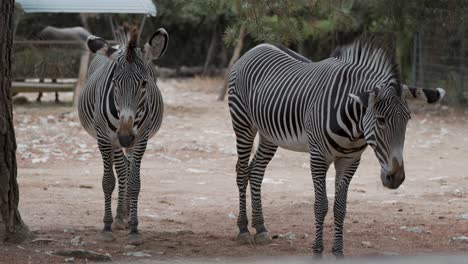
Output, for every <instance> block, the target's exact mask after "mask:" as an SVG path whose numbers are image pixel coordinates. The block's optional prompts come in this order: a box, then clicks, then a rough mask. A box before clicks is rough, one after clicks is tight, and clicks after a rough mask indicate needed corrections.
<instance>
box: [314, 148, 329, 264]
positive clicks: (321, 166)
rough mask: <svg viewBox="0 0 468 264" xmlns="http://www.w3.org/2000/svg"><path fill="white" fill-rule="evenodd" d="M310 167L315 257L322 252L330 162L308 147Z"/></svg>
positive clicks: (318, 256)
mask: <svg viewBox="0 0 468 264" xmlns="http://www.w3.org/2000/svg"><path fill="white" fill-rule="evenodd" d="M310 149H311V151H310V168H311V172H312V179H313V181H314V193H315V203H314V215H315V240H314V243H313V245H312V250H313V253H314V257H315V258H321V257H322V253H323V223H324V221H325V216H326V215H327V212H328V198H327V188H326V182H325V177H326V175H327V171H328V168H329V166H330V164H331V162H329V161H327V160H326V159H325V158H324V157H323V155H322V153H321V152H320V151H316V150H313V149H312V146H311V147H310Z"/></svg>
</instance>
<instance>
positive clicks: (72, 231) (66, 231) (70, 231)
mask: <svg viewBox="0 0 468 264" xmlns="http://www.w3.org/2000/svg"><path fill="white" fill-rule="evenodd" d="M63 232H64V233H70V234H72V235H74V234H75V232H76V231H75V230H74V229H71V228H65V229H64V230H63Z"/></svg>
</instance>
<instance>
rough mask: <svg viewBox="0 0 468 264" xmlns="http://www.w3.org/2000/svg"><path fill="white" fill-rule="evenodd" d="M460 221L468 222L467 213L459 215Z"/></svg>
mask: <svg viewBox="0 0 468 264" xmlns="http://www.w3.org/2000/svg"><path fill="white" fill-rule="evenodd" d="M460 219H463V220H468V213H465V214H462V215H460Z"/></svg>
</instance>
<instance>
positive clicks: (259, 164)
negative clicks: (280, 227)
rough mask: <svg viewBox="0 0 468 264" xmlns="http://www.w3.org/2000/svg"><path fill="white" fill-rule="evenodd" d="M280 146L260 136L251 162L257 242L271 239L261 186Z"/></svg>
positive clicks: (250, 179)
mask: <svg viewBox="0 0 468 264" xmlns="http://www.w3.org/2000/svg"><path fill="white" fill-rule="evenodd" d="M277 149H278V146H277V145H275V144H273V143H272V142H270V141H268V140H267V139H265V138H263V137H260V142H259V145H258V148H257V151H256V153H255V156H254V158H253V160H252V161H251V162H250V166H249V167H250V178H249V182H250V193H251V199H252V227H254V228H255V230H256V231H257V233H256V234H255V243H257V244H265V243H269V242H270V241H271V235H270V233H269V232H268V230H267V228H266V227H265V221H264V218H263V210H262V195H261V187H262V181H263V176H264V175H265V169H266V167H267V166H268V163H269V162H270V161H271V159H272V158H273V156H274V155H275V153H276V150H277Z"/></svg>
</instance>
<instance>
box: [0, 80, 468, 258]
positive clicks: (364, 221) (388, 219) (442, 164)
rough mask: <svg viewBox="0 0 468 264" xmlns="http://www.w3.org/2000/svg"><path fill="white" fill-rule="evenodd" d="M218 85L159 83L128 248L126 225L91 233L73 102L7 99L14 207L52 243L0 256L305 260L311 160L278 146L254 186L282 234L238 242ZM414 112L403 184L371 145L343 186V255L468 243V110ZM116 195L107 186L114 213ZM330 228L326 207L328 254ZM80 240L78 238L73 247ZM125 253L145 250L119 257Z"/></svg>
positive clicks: (232, 159)
mask: <svg viewBox="0 0 468 264" xmlns="http://www.w3.org/2000/svg"><path fill="white" fill-rule="evenodd" d="M221 83H222V80H220V79H203V78H195V79H183V80H177V79H167V80H160V81H159V84H160V88H161V90H162V92H163V95H164V100H165V107H166V108H165V119H164V122H163V126H162V128H161V130H160V131H159V133H158V134H157V135H156V136H155V137H154V138H153V139H152V140H151V141H150V143H149V146H148V150H147V152H146V154H145V156H144V160H143V164H142V172H141V175H142V190H141V193H140V202H139V220H140V230H141V232H142V234H143V236H144V239H145V243H144V244H143V245H141V246H139V247H137V248H130V247H128V246H127V241H126V231H117V232H115V234H116V237H117V240H116V241H114V242H102V241H100V240H99V236H98V233H99V232H100V230H101V228H102V217H103V209H104V206H103V192H102V189H101V177H102V163H101V157H100V154H99V152H98V150H97V147H96V143H95V141H94V140H93V139H92V138H91V137H90V136H88V135H87V134H86V133H85V132H84V130H83V129H82V128H81V125H80V123H79V120H78V117H77V116H76V114H74V112H73V108H72V107H71V106H70V103H65V104H63V103H62V104H55V103H53V102H52V101H53V97H54V96H53V94H47V95H45V97H44V102H43V103H42V104H41V105H38V104H35V103H33V104H30V105H21V106H19V105H17V106H15V108H14V116H15V126H16V137H17V143H18V153H17V157H18V167H19V170H18V181H19V185H20V195H21V198H20V211H21V213H22V216H23V219H24V221H25V222H26V223H27V224H28V226H29V227H30V229H31V230H32V231H33V233H34V235H35V236H36V238H49V239H51V240H50V241H46V242H44V241H42V242H40V241H39V242H37V241H36V242H32V241H28V242H25V243H23V244H21V245H19V246H16V245H3V246H1V247H0V263H64V259H65V257H59V256H51V255H50V254H48V253H49V251H53V250H57V249H69V248H75V249H77V248H84V249H90V250H94V251H96V252H100V253H110V254H111V255H112V259H113V260H120V261H124V260H137V259H142V258H152V259H155V260H165V259H173V258H184V257H188V258H199V257H207V258H212V259H216V258H223V257H252V256H253V257H255V256H277V255H281V256H304V255H309V254H310V252H311V244H312V240H313V237H314V232H315V231H314V227H313V226H314V225H313V223H314V216H313V199H314V192H313V184H312V180H311V176H310V171H309V165H308V164H309V162H308V155H307V154H303V153H295V152H291V151H287V150H282V149H280V150H279V151H278V152H277V154H276V156H275V158H274V159H273V161H272V162H271V163H270V165H269V167H268V169H267V172H266V176H265V179H264V184H263V188H262V194H263V205H264V213H265V221H266V224H267V227H268V228H269V230H270V232H271V233H272V234H274V235H280V236H279V238H277V239H274V240H273V242H272V243H271V244H269V245H263V246H253V245H252V246H246V245H238V244H237V243H236V240H235V238H236V235H237V226H236V216H237V208H238V193H237V186H236V183H235V173H234V167H235V163H236V154H235V146H234V142H235V140H234V135H233V132H232V127H231V123H230V117H229V111H228V107H227V103H226V102H218V101H216V91H217V88H218V87H219V86H220V85H221ZM26 96H27V97H28V98H29V99H30V100H34V98H35V95H34V94H28V95H26ZM61 99H62V100H65V101H70V100H71V95H70V94H61ZM413 109H414V112H415V113H413V117H412V120H411V121H410V123H409V126H408V131H407V138H406V144H405V163H406V164H405V168H406V177H407V178H406V181H405V182H404V184H403V185H402V186H401V187H400V188H399V189H398V190H388V189H386V188H384V187H383V186H382V184H381V182H380V177H379V166H378V162H377V159H376V158H375V155H374V154H373V152H372V151H370V150H367V151H366V152H365V154H364V156H363V159H362V162H361V165H360V167H359V169H358V171H357V173H356V175H355V177H354V179H353V181H352V183H351V187H350V193H349V199H348V200H349V202H348V214H347V218H346V224H345V229H346V234H345V254H346V255H348V256H379V255H414V254H416V255H420V254H423V255H425V254H432V253H443V254H446V253H448V254H452V253H454V254H459V253H464V252H466V251H467V250H468V242H467V241H463V240H456V239H454V238H457V237H461V236H468V203H467V202H468V165H467V163H466V162H467V161H468V160H467V155H466V150H467V149H468V134H467V131H468V114H464V113H461V112H460V111H455V110H453V109H451V108H447V107H441V106H436V107H425V108H420V107H413ZM333 184H334V173H333V168H332V169H331V170H330V173H329V175H328V181H327V187H328V190H329V196H328V197H329V199H330V205H332V202H333V193H332V190H333ZM116 198H117V197H116V192H115V193H114V197H113V199H114V205H113V209H114V210H115V207H116V206H115V202H116ZM329 212H331V208H330V211H329ZM332 227H333V218H332V213H329V214H328V216H327V219H326V227H325V246H326V248H325V253H326V255H328V256H329V255H330V251H331V240H332ZM251 231H253V230H251ZM289 232H291V233H289ZM77 236H80V237H81V239H82V241H83V242H84V243H81V242H80V243H78V244H79V245H76V244H75V245H72V243H71V240H72V239H73V238H76V237H77ZM467 239H468V238H467ZM75 240H76V239H75ZM129 252H130V253H131V252H143V253H146V254H148V256H146V257H135V256H127V253H129ZM149 255H151V256H149ZM76 262H77V263H85V261H84V260H79V259H77V260H76Z"/></svg>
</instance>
